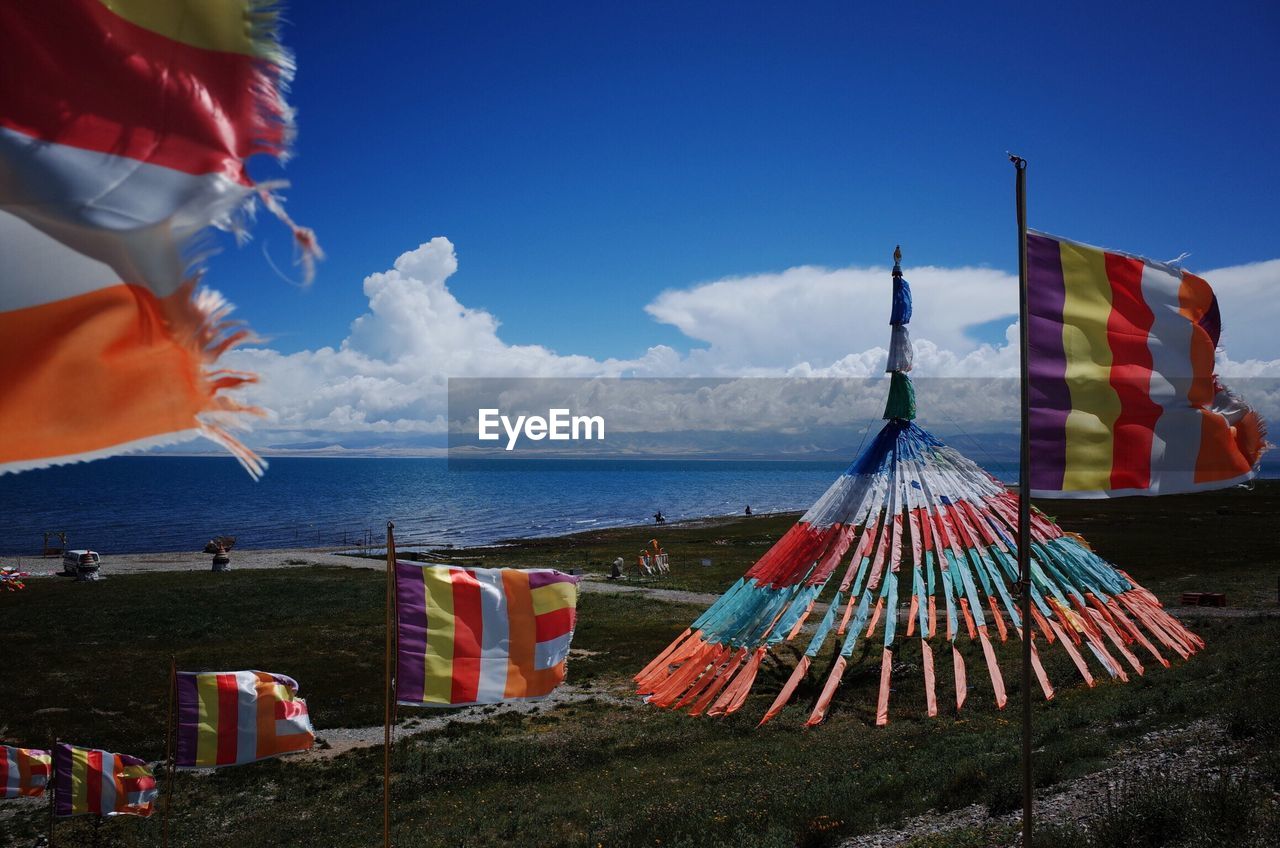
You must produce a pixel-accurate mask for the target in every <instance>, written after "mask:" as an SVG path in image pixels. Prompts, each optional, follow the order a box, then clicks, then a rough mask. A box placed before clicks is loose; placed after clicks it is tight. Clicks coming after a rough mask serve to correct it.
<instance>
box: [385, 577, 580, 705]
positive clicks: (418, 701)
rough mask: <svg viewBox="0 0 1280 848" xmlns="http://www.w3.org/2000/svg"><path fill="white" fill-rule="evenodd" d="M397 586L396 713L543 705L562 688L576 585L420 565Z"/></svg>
mask: <svg viewBox="0 0 1280 848" xmlns="http://www.w3.org/2000/svg"><path fill="white" fill-rule="evenodd" d="M395 577H396V616H397V629H396V633H397V636H398V642H397V644H398V648H397V663H396V700H397V701H399V703H401V704H410V705H414V706H428V707H444V706H450V707H452V706H462V705H466V704H492V703H497V702H499V701H505V700H514V699H528V698H541V697H544V696H546V695H549V694H551V692H552V690H554V689H555V688H556V687H557V686H559V685H560V684H561V683H563V682H564V677H565V661H566V658H567V657H568V656H569V643H570V641H571V640H572V639H573V625H574V616H575V611H576V607H577V602H578V586H577V584H578V580H579V578H577V577H573V576H571V575H568V574H561V573H560V572H558V571H553V570H551V569H530V570H522V569H515V568H502V569H491V568H453V567H449V566H438V565H421V564H419V563H414V562H397V563H396V572H395Z"/></svg>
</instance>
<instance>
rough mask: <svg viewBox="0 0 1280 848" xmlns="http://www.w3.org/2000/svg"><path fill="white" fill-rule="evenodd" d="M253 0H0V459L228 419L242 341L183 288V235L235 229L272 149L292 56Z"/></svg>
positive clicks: (164, 437) (216, 434)
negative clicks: (226, 363) (252, 160)
mask: <svg viewBox="0 0 1280 848" xmlns="http://www.w3.org/2000/svg"><path fill="white" fill-rule="evenodd" d="M277 15H278V13H277V12H276V11H274V4H270V3H265V2H262V0H6V2H4V3H0V257H3V260H2V261H0V362H2V363H4V368H3V371H2V372H0V432H3V433H4V438H3V439H2V440H0V472H5V471H22V470H25V469H30V468H41V467H44V466H48V465H54V464H57V463H64V462H75V461H80V460H88V459H96V458H99V457H103V456H109V455H112V454H118V453H124V452H127V451H130V450H137V449H140V448H144V447H147V446H150V445H155V444H161V443H165V442H174V441H180V440H182V439H186V438H191V437H194V436H196V435H203V436H206V437H208V438H210V439H213V440H214V441H216V442H219V443H220V444H222V445H224V446H225V447H227V448H228V449H229V450H231V451H232V453H234V454H235V455H236V456H237V457H238V458H239V459H240V460H241V462H242V463H243V464H244V465H245V467H246V468H247V469H249V471H250V473H252V474H254V475H255V476H256V475H258V474H260V473H261V471H262V468H263V466H262V463H261V461H260V460H259V459H258V458H257V457H256V456H255V455H254V454H253V453H252V452H251V451H249V450H248V449H247V448H245V447H244V446H243V445H242V444H241V443H240V442H239V441H238V440H237V439H236V438H234V437H233V436H232V435H231V434H230V433H229V432H228V430H227V427H228V426H229V425H234V424H235V423H237V421H238V419H240V418H241V417H242V416H243V414H245V413H251V412H256V411H257V410H253V409H250V408H248V407H245V406H243V405H242V404H240V403H238V402H236V401H235V400H233V399H232V398H231V397H230V396H228V394H227V391H228V390H231V389H234V388H236V387H237V386H240V385H242V384H244V383H246V382H251V381H253V380H254V379H255V377H254V375H252V374H243V373H238V372H232V371H226V370H218V368H217V364H216V363H217V361H218V358H219V357H220V356H221V354H222V353H223V352H225V351H226V350H227V349H228V348H230V347H231V346H233V345H235V344H236V343H237V342H239V341H241V340H243V339H245V338H246V337H247V335H248V334H247V332H246V331H245V330H243V329H240V328H238V327H237V326H236V325H234V324H232V323H231V322H229V321H228V320H227V314H228V313H229V311H230V306H229V305H228V304H227V303H226V302H225V301H224V300H223V299H222V298H221V297H220V296H219V295H217V294H216V293H214V292H211V291H207V290H199V291H197V289H196V285H197V283H198V281H199V279H200V271H199V263H200V259H201V251H202V249H203V250H207V249H208V247H209V246H210V245H209V244H208V243H206V242H205V241H203V240H202V239H201V238H200V236H201V234H202V233H203V232H204V231H205V230H206V228H208V227H210V226H214V227H218V228H221V229H224V230H230V231H234V232H236V233H237V234H243V233H244V230H243V222H244V219H245V214H246V212H247V211H248V210H249V208H250V207H251V205H252V204H253V203H254V201H255V199H261V200H262V201H263V202H265V203H266V205H267V206H268V208H270V209H272V211H274V212H276V213H277V214H278V215H279V216H280V217H281V218H282V219H283V220H284V221H285V222H286V224H288V225H289V226H290V227H291V228H292V229H293V233H294V237H295V240H296V242H297V243H298V246H299V248H300V249H301V251H302V255H303V258H304V259H306V258H308V257H309V256H311V255H318V253H319V251H318V248H316V246H315V241H314V236H313V234H312V233H311V232H310V231H309V230H306V229H303V228H301V227H297V226H294V225H293V224H292V223H291V222H289V221H288V218H287V216H285V215H284V213H283V210H282V209H281V207H280V204H279V202H278V200H277V199H276V198H274V197H272V196H271V194H270V193H269V192H270V190H271V189H273V188H275V187H277V186H278V185H280V184H278V183H277V184H264V185H261V186H258V185H255V184H254V183H253V181H252V180H250V178H249V175H248V172H247V171H246V170H245V160H246V159H247V158H248V157H249V156H251V155H253V154H255V153H265V154H271V155H275V156H279V157H283V155H284V154H285V152H286V147H287V145H288V142H289V140H290V137H291V135H292V113H291V111H290V109H289V107H288V105H287V104H286V103H285V102H284V100H283V98H282V96H281V91H282V89H283V87H284V85H285V84H286V83H287V82H288V80H289V78H290V77H291V76H292V73H293V60H292V58H291V57H290V56H289V54H288V53H287V51H285V50H284V49H283V48H282V47H281V45H280V44H279V42H278V41H277V39H276V33H275V30H276V25H277Z"/></svg>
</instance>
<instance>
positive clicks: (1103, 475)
mask: <svg viewBox="0 0 1280 848" xmlns="http://www.w3.org/2000/svg"><path fill="white" fill-rule="evenodd" d="M1027 262H1028V299H1029V300H1028V306H1029V310H1030V323H1029V325H1028V326H1029V330H1030V355H1029V359H1028V363H1029V367H1030V373H1031V404H1032V408H1031V450H1032V454H1033V456H1034V461H1033V463H1032V467H1031V489H1032V494H1033V495H1038V496H1042V497H1065V498H1100V497H1113V496H1118V495H1165V494H1175V493H1178V492H1194V491H1201V490H1204V489H1217V488H1222V487H1224V486H1230V485H1233V484H1235V483H1238V482H1241V481H1243V480H1248V479H1249V478H1251V477H1253V476H1254V474H1256V473H1257V468H1258V462H1259V460H1260V458H1261V456H1262V452H1263V450H1264V448H1265V443H1266V425H1265V424H1264V422H1263V420H1262V418H1261V416H1259V415H1258V413H1257V412H1256V411H1255V410H1253V409H1251V408H1250V407H1249V406H1248V404H1246V403H1245V402H1244V401H1243V400H1241V399H1240V398H1239V397H1237V396H1236V395H1235V394H1234V393H1232V392H1231V390H1230V389H1228V388H1227V387H1225V386H1224V385H1222V383H1221V382H1220V381H1219V380H1218V377H1217V375H1216V374H1215V373H1214V352H1215V350H1216V348H1217V346H1218V339H1219V336H1220V334H1221V331H1222V326H1221V319H1220V317H1219V312H1218V300H1217V298H1216V297H1215V296H1214V293H1213V289H1212V288H1210V287H1209V284H1208V283H1207V282H1205V281H1204V280H1203V279H1201V278H1200V277H1197V276H1196V275H1194V274H1192V273H1190V272H1187V271H1184V270H1182V269H1181V268H1178V267H1176V266H1172V265H1167V264H1164V263H1160V262H1153V261H1151V260H1150V259H1143V258H1141V257H1137V256H1130V255H1128V254H1123V253H1116V252H1114V251H1108V250H1100V249H1098V248H1096V247H1089V246H1088V245H1083V244H1077V243H1075V242H1071V241H1067V240H1066V239H1062V238H1058V237H1057V236H1050V235H1046V234H1044V233H1036V232H1032V233H1029V234H1028V236H1027Z"/></svg>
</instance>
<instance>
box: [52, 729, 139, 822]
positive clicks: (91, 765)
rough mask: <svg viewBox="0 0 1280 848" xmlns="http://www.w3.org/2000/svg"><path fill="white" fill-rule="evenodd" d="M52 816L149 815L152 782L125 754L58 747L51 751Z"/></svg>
mask: <svg viewBox="0 0 1280 848" xmlns="http://www.w3.org/2000/svg"><path fill="white" fill-rule="evenodd" d="M53 774H54V803H53V811H54V814H55V815H58V816H61V817H64V818H65V817H66V816H79V815H86V814H90V815H98V816H144V817H145V816H149V815H151V813H152V812H153V810H154V807H155V800H156V779H155V775H153V774H152V773H151V769H149V768H147V764H146V763H144V762H143V761H142V760H140V759H138V758H137V757H130V756H128V755H127V754H113V753H111V752H110V751H102V750H99V749H97V748H81V747H79V746H78V745H66V744H62V743H60V744H58V745H56V746H55V747H54V749H53Z"/></svg>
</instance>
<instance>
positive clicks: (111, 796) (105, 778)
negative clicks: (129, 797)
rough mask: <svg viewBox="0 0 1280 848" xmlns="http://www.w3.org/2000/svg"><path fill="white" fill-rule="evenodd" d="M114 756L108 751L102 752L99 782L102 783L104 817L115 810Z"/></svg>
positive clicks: (115, 767) (116, 764)
mask: <svg viewBox="0 0 1280 848" xmlns="http://www.w3.org/2000/svg"><path fill="white" fill-rule="evenodd" d="M117 767H118V763H116V755H115V754H112V753H110V752H109V751H103V752H102V774H101V775H99V780H101V782H102V812H103V813H104V814H106V815H111V813H112V812H113V811H114V810H115V808H116V769H117Z"/></svg>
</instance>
